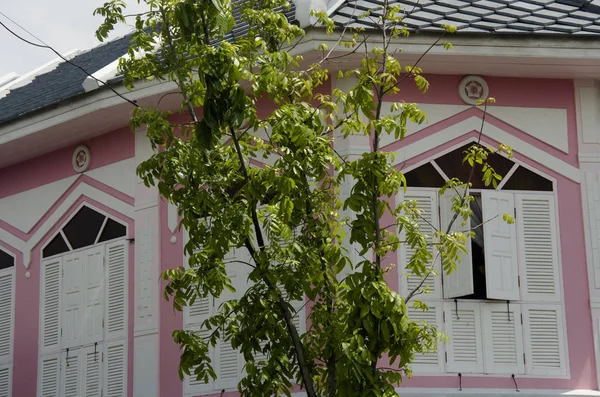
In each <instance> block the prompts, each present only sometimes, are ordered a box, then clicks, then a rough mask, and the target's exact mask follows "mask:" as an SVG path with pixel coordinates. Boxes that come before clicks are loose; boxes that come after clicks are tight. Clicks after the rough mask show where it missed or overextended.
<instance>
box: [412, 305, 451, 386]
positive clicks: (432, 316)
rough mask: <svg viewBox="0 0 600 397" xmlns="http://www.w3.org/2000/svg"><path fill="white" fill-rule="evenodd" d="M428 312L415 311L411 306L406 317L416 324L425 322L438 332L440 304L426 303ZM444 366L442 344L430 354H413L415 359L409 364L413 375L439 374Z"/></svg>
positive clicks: (440, 321)
mask: <svg viewBox="0 0 600 397" xmlns="http://www.w3.org/2000/svg"><path fill="white" fill-rule="evenodd" d="M427 306H428V307H429V310H427V311H423V310H421V309H417V308H415V307H414V306H412V305H409V306H407V311H408V317H409V318H410V319H411V320H412V321H414V322H416V323H420V322H421V320H423V321H425V322H426V323H427V324H429V325H435V326H437V327H438V329H439V330H442V327H443V322H442V315H443V313H442V304H441V303H428V304H427ZM443 364H444V348H443V344H442V343H438V345H437V351H435V352H431V353H425V354H420V353H417V354H415V358H414V360H413V362H412V363H411V367H412V369H413V372H414V373H415V374H420V373H440V372H443Z"/></svg>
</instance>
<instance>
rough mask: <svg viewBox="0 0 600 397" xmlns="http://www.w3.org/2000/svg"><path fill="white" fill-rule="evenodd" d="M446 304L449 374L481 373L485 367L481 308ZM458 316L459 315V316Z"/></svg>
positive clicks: (460, 303) (462, 303)
mask: <svg viewBox="0 0 600 397" xmlns="http://www.w3.org/2000/svg"><path fill="white" fill-rule="evenodd" d="M454 306H455V305H454V303H447V304H446V331H447V333H448V336H449V338H450V341H449V343H448V345H447V352H448V365H447V369H448V372H472V373H478V372H481V368H482V366H483V359H482V357H483V355H482V341H481V318H480V315H481V314H480V307H479V305H478V304H474V303H464V302H459V304H458V312H457V310H456V308H455V307H454ZM457 314H458V315H457Z"/></svg>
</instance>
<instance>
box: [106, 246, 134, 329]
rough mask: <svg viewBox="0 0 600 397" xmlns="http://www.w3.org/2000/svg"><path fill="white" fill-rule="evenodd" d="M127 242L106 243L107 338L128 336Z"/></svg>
mask: <svg viewBox="0 0 600 397" xmlns="http://www.w3.org/2000/svg"><path fill="white" fill-rule="evenodd" d="M127 250H128V246H127V242H125V241H117V242H115V243H111V244H107V245H106V254H105V255H106V301H107V305H106V309H105V318H106V324H105V328H106V340H110V339H114V338H125V337H126V336H127V270H128V269H127V266H128V264H129V262H128V255H127Z"/></svg>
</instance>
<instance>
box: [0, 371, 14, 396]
mask: <svg viewBox="0 0 600 397" xmlns="http://www.w3.org/2000/svg"><path fill="white" fill-rule="evenodd" d="M11 389H12V365H0V397H11V396H12V390H11Z"/></svg>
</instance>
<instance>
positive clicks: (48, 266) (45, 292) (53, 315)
mask: <svg viewBox="0 0 600 397" xmlns="http://www.w3.org/2000/svg"><path fill="white" fill-rule="evenodd" d="M61 265H62V259H61V258H57V259H50V260H46V261H43V262H42V277H41V282H42V303H41V306H42V307H41V309H42V321H41V328H42V329H41V332H40V334H41V339H42V340H41V346H42V353H45V352H49V351H56V350H58V349H59V347H60V327H61V322H60V320H61V319H60V297H61V294H60V287H61Z"/></svg>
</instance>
